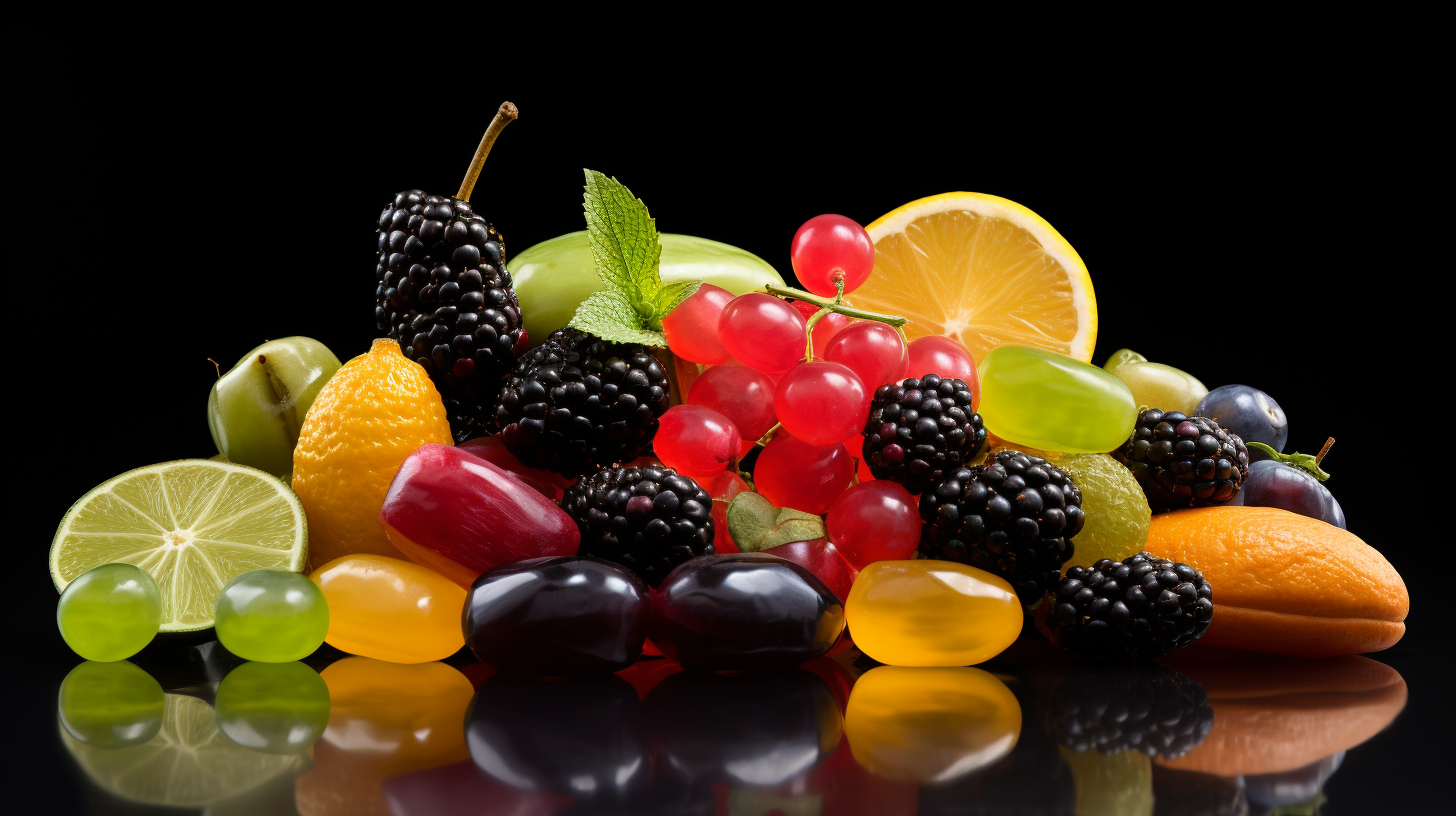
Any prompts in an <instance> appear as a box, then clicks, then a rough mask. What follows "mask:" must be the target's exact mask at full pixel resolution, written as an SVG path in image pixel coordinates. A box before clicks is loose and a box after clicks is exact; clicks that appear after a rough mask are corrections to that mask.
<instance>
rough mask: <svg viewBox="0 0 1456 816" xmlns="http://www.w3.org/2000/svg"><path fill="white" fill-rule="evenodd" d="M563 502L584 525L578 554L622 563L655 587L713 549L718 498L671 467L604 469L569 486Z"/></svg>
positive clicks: (577, 524)
mask: <svg viewBox="0 0 1456 816" xmlns="http://www.w3.org/2000/svg"><path fill="white" fill-rule="evenodd" d="M561 507H562V509H563V510H565V511H566V513H567V515H569V516H571V517H572V518H573V519H575V520H576V526H577V527H578V528H579V529H580V530H581V549H580V550H578V554H580V555H590V556H595V557H597V558H601V559H603V560H606V561H613V562H616V563H618V564H621V565H622V566H624V567H626V568H627V569H629V570H631V571H632V572H634V573H636V574H637V575H638V577H640V578H641V579H642V580H644V581H646V582H647V584H648V585H649V586H653V587H655V586H657V585H658V584H659V583H660V582H661V581H662V579H663V578H665V577H667V574H668V573H669V572H672V569H673V567H676V566H677V565H678V564H681V563H683V562H684V561H688V560H689V559H692V558H696V557H697V556H700V555H708V554H710V553H712V552H713V516H712V512H713V499H712V497H711V496H709V495H708V492H707V491H706V490H703V488H701V487H699V486H698V483H697V482H695V481H693V480H692V479H689V478H688V477H686V476H680V475H678V473H677V471H675V470H673V469H672V468H669V467H612V468H606V469H604V470H599V471H597V472H595V473H593V474H591V475H590V476H586V477H584V478H582V479H581V480H579V481H577V483H576V484H574V485H572V486H571V487H568V488H567V489H566V493H565V495H564V496H562V498H561Z"/></svg>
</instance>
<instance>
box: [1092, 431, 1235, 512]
mask: <svg viewBox="0 0 1456 816" xmlns="http://www.w3.org/2000/svg"><path fill="white" fill-rule="evenodd" d="M1112 455H1113V456H1114V457H1115V458H1116V459H1117V461H1119V462H1121V463H1123V464H1124V465H1126V466H1127V469H1128V470H1130V471H1132V475H1133V476H1135V477H1136V478H1137V480H1138V484H1140V485H1142V486H1143V492H1144V493H1146V494H1147V497H1148V504H1149V505H1151V506H1152V508H1153V511H1154V512H1157V511H1159V510H1174V509H1177V508H1180V507H1201V506H1204V505H1209V504H1222V503H1224V502H1226V501H1228V500H1229V499H1232V498H1233V497H1234V494H1235V493H1237V492H1238V490H1239V484H1240V483H1241V482H1243V479H1244V477H1245V476H1247V475H1248V473H1249V451H1248V449H1247V448H1246V447H1244V440H1242V439H1240V438H1239V437H1238V434H1232V433H1229V432H1228V431H1225V430H1224V429H1223V428H1221V427H1219V424H1218V423H1217V422H1214V421H1213V420H1211V419H1209V418H1208V417H1189V416H1187V415H1185V414H1183V413H1181V412H1178V411H1167V412H1164V411H1159V410H1158V409H1156V408H1149V409H1147V410H1145V411H1143V412H1142V413H1140V414H1138V418H1137V424H1136V425H1134V426H1133V431H1132V437H1131V438H1129V439H1128V440H1127V442H1125V443H1123V446H1122V447H1121V448H1118V449H1117V450H1115V451H1113V452H1112Z"/></svg>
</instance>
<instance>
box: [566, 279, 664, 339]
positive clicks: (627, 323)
mask: <svg viewBox="0 0 1456 816" xmlns="http://www.w3.org/2000/svg"><path fill="white" fill-rule="evenodd" d="M571 325H572V326H573V327H575V328H578V329H581V330H582V331H584V332H590V333H591V334H595V335H596V336H597V337H600V338H602V339H603V340H606V341H608V342H611V343H642V344H644V345H649V346H663V347H665V346H667V338H666V337H664V336H663V335H662V333H661V332H656V331H652V330H650V329H647V328H645V327H644V326H643V325H642V316H641V315H639V314H638V313H637V310H636V309H634V308H632V303H631V302H630V301H629V300H627V296H626V295H625V294H623V293H622V292H621V291H619V290H616V289H603V290H602V291H600V292H593V293H592V294H591V296H590V297H588V298H587V299H586V300H584V301H582V302H581V305H580V306H578V307H576V314H574V315H572V317H571Z"/></svg>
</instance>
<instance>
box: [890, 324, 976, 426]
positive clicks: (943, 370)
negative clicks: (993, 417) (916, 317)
mask: <svg viewBox="0 0 1456 816" xmlns="http://www.w3.org/2000/svg"><path fill="white" fill-rule="evenodd" d="M908 351H909V354H910V366H909V369H908V371H907V372H906V375H905V376H907V377H923V376H925V375H926V374H937V375H939V376H940V377H941V378H942V379H944V378H951V379H956V380H962V381H964V382H965V384H966V385H967V386H970V389H971V409H972V410H975V408H976V407H977V406H979V405H980V404H981V378H980V376H979V375H978V374H977V373H976V361H975V358H973V357H971V353H970V352H969V351H966V347H965V346H963V345H961V344H960V343H957V342H956V341H954V340H952V339H950V338H949V337H944V336H942V335H939V334H932V335H928V336H926V337H921V338H918V339H916V340H911V341H910V348H909V349H908Z"/></svg>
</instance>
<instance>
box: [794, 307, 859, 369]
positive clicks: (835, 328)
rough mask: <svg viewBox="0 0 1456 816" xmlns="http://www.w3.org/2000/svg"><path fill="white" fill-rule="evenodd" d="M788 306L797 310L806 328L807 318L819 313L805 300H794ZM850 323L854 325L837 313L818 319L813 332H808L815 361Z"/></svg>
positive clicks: (849, 319) (852, 321)
mask: <svg viewBox="0 0 1456 816" xmlns="http://www.w3.org/2000/svg"><path fill="white" fill-rule="evenodd" d="M789 305H790V306H793V307H794V308H795V309H798V310H799V314H801V315H803V316H804V323H805V325H806V326H807V325H808V322H809V318H811V317H813V316H814V314H815V313H816V312H818V311H819V307H818V306H816V305H814V304H813V303H810V302H809V301H807V300H795V301H792V302H790V303H789ZM852 323H854V320H853V319H851V318H848V317H845V316H844V315H842V314H840V313H839V312H830V313H829V314H827V315H824V316H823V317H821V318H819V322H818V323H815V324H814V330H813V331H812V332H810V335H811V336H812V337H813V339H814V357H815V358H816V359H819V358H822V357H823V356H824V350H825V349H827V348H829V343H830V342H831V341H832V340H834V338H835V337H837V336H838V335H839V333H840V332H841V331H843V330H844V328H845V327H846V326H849V325H850V324H852Z"/></svg>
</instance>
